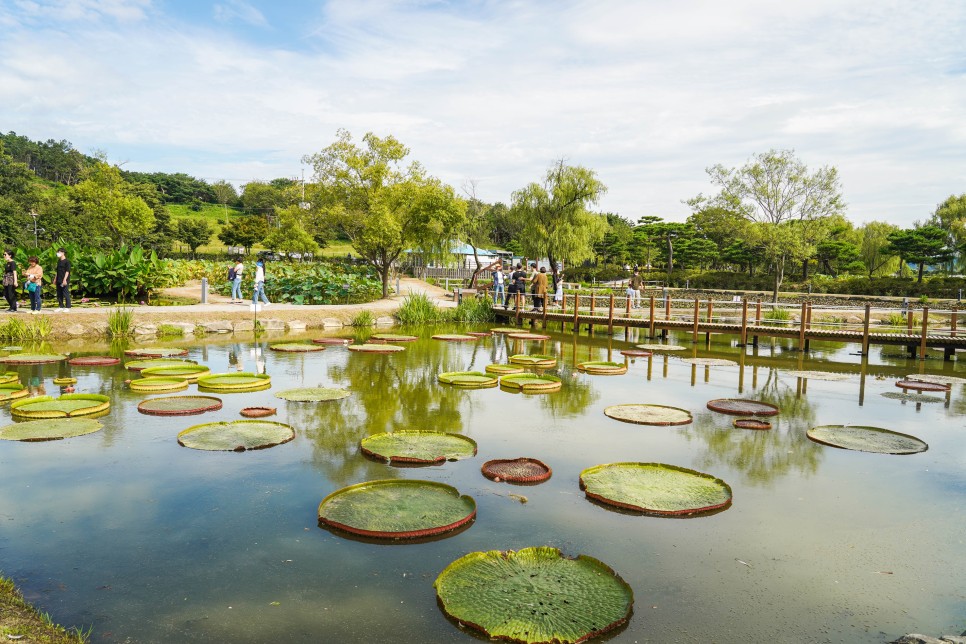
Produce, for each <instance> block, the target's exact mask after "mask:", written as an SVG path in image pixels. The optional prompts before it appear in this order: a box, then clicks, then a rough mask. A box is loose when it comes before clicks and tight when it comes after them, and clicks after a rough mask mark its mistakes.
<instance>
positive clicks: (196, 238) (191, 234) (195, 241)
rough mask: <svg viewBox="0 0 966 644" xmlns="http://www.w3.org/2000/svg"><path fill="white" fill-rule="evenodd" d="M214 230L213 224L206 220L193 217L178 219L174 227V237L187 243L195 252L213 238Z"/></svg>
mask: <svg viewBox="0 0 966 644" xmlns="http://www.w3.org/2000/svg"><path fill="white" fill-rule="evenodd" d="M213 232H214V231H213V230H212V229H211V224H209V223H208V222H207V221H206V220H204V219H199V218H194V217H192V218H189V219H179V220H178V223H177V224H176V225H175V227H174V238H175V239H177V240H178V241H179V242H181V243H182V244H186V245H187V246H188V248H190V249H191V252H192V253H194V252H195V251H197V250H198V247H199V246H204V245H205V244H207V243H208V242H209V241H210V240H211V236H212V234H213Z"/></svg>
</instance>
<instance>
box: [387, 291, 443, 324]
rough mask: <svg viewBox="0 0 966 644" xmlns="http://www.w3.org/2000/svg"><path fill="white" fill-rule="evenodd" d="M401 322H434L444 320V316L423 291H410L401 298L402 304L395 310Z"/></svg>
mask: <svg viewBox="0 0 966 644" xmlns="http://www.w3.org/2000/svg"><path fill="white" fill-rule="evenodd" d="M396 317H397V318H399V321H400V322H401V323H402V324H412V325H416V324H434V323H436V322H444V321H445V320H446V316H445V315H444V314H443V311H442V310H441V309H440V308H439V307H438V306H436V305H435V304H434V303H433V301H432V300H431V299H429V296H427V295H426V294H425V293H410V294H409V295H407V296H406V297H405V298H403V302H402V306H400V307H399V310H398V311H396Z"/></svg>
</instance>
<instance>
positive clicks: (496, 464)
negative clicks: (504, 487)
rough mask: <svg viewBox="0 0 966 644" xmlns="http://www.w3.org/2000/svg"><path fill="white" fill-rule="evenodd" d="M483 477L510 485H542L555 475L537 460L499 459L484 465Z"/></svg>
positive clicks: (521, 458) (548, 467)
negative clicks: (506, 482)
mask: <svg viewBox="0 0 966 644" xmlns="http://www.w3.org/2000/svg"><path fill="white" fill-rule="evenodd" d="M480 471H482V472H483V476H485V477H486V478H488V479H492V480H494V481H497V482H500V481H508V482H510V483H542V482H544V481H546V480H547V479H549V478H550V477H551V476H552V475H553V470H552V469H550V466H549V465H547V464H546V463H544V462H543V461H538V460H537V459H535V458H526V457H520V458H509V459H507V458H498V459H494V460H492V461H487V462H486V463H483V467H482V468H480Z"/></svg>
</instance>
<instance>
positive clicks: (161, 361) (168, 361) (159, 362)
mask: <svg viewBox="0 0 966 644" xmlns="http://www.w3.org/2000/svg"><path fill="white" fill-rule="evenodd" d="M189 364H193V365H196V364H198V363H197V362H195V361H194V360H188V359H187V358H184V359H182V358H150V359H148V360H131V361H130V362H125V363H124V368H125V369H128V370H130V371H143V370H144V369H149V368H153V367H183V366H185V365H189Z"/></svg>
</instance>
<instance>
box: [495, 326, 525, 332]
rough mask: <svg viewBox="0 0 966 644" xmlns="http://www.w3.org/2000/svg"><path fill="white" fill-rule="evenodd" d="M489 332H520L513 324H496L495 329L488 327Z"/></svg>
mask: <svg viewBox="0 0 966 644" xmlns="http://www.w3.org/2000/svg"><path fill="white" fill-rule="evenodd" d="M490 333H520V329H518V328H517V327H513V326H498V327H496V328H495V329H490Z"/></svg>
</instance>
